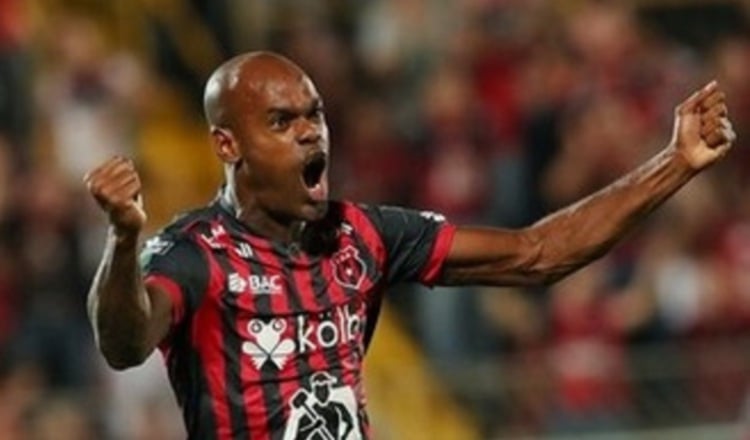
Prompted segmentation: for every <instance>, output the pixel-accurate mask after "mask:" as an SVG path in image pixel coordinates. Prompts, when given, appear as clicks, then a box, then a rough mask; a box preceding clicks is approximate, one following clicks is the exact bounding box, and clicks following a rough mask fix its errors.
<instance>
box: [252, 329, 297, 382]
mask: <svg viewBox="0 0 750 440" xmlns="http://www.w3.org/2000/svg"><path fill="white" fill-rule="evenodd" d="M284 330H286V321H284V320H283V319H281V318H275V319H272V320H271V321H269V322H263V321H261V320H260V319H251V320H250V322H248V323H247V332H248V333H249V334H250V336H251V337H253V338H254V339H255V340H254V341H245V342H244V343H242V351H243V352H244V353H245V354H248V355H250V359H252V361H253V365H255V368H257V369H260V368H261V367H262V366H263V365H264V364H265V363H266V362H272V363H273V364H274V365H276V368H278V369H279V370H281V369H282V368H284V364H286V361H287V360H288V359H289V356H290V355H291V354H292V352H293V351H294V342H293V341H292V340H291V339H289V338H282V335H281V334H282V333H283V332H284Z"/></svg>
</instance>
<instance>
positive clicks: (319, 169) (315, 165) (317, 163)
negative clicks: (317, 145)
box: [302, 152, 328, 189]
mask: <svg viewBox="0 0 750 440" xmlns="http://www.w3.org/2000/svg"><path fill="white" fill-rule="evenodd" d="M327 162H328V160H327V158H326V154H325V153H323V152H318V153H314V154H313V155H311V156H310V157H309V158H308V160H307V162H306V163H305V167H304V168H303V169H302V182H303V183H304V184H305V186H306V187H307V188H308V189H312V188H315V187H316V186H317V185H318V184H319V183H320V180H321V178H322V177H323V172H324V171H325V169H326V164H327Z"/></svg>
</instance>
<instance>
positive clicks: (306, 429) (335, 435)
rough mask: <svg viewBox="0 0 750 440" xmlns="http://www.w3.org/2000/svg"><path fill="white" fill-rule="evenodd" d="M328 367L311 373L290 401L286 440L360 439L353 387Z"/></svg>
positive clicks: (285, 433)
mask: <svg viewBox="0 0 750 440" xmlns="http://www.w3.org/2000/svg"><path fill="white" fill-rule="evenodd" d="M336 382H337V381H336V379H335V378H334V377H333V376H331V375H330V374H328V373H327V372H325V371H320V372H317V373H315V374H313V375H312V376H311V377H310V381H309V384H308V386H307V387H305V388H300V389H299V390H298V391H297V392H296V393H295V394H294V395H293V396H292V398H291V400H290V401H289V402H288V403H287V404H288V405H289V410H290V416H289V422H288V424H287V427H286V431H285V432H284V438H283V440H359V439H361V438H362V434H361V431H360V427H359V421H358V419H357V401H356V399H355V397H354V391H353V390H352V388H351V387H348V386H344V385H341V384H337V383H336Z"/></svg>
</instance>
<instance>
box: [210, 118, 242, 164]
mask: <svg viewBox="0 0 750 440" xmlns="http://www.w3.org/2000/svg"><path fill="white" fill-rule="evenodd" d="M211 145H213V147H214V151H215V152H216V155H217V156H219V159H221V161H222V162H224V163H231V164H234V163H237V162H238V161H239V160H240V149H239V145H238V144H237V140H236V139H235V138H234V134H232V132H231V131H230V130H228V129H226V128H221V127H216V126H213V127H211Z"/></svg>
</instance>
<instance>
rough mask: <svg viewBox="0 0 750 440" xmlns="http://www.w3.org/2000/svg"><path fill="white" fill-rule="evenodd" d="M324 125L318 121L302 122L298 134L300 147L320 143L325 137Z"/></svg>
mask: <svg viewBox="0 0 750 440" xmlns="http://www.w3.org/2000/svg"><path fill="white" fill-rule="evenodd" d="M322 125H323V124H322V123H320V122H316V121H309V120H304V119H303V120H302V121H300V127H299V130H298V132H297V142H298V143H299V144H300V145H313V144H318V143H319V142H320V139H321V137H322V136H323V126H322Z"/></svg>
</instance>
